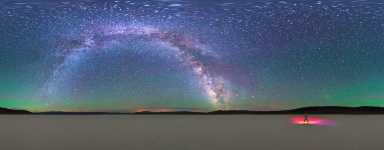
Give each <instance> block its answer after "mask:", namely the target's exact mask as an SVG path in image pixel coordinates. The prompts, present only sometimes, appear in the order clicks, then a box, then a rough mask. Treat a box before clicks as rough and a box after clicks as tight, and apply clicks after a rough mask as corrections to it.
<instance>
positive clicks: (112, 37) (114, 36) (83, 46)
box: [43, 26, 230, 106]
mask: <svg viewBox="0 0 384 150" xmlns="http://www.w3.org/2000/svg"><path fill="white" fill-rule="evenodd" d="M129 38H143V39H148V40H151V41H156V42H159V43H160V44H162V45H165V46H166V47H167V48H168V49H170V50H173V51H174V53H175V56H176V57H177V58H178V59H179V60H180V61H181V62H182V63H184V64H185V65H187V66H189V68H191V69H192V71H193V73H194V74H195V75H196V77H197V79H198V80H199V83H200V85H201V87H202V89H203V90H204V92H205V93H206V95H207V96H208V98H209V99H210V101H211V102H212V103H213V104H214V105H215V106H218V105H222V104H224V103H225V102H226V101H228V100H229V98H230V92H229V90H228V87H227V86H226V83H225V80H224V79H223V78H222V77H221V76H218V75H217V74H215V73H214V71H212V68H211V67H210V66H209V65H208V63H206V62H205V59H206V58H207V57H208V56H210V55H211V54H209V51H208V50H207V48H205V46H204V44H201V43H200V42H197V41H196V40H193V39H192V38H189V37H187V36H185V35H183V34H181V33H177V32H167V31H161V30H160V29H157V28H153V27H146V26H140V27H136V26H108V27H101V28H97V29H94V30H91V31H88V32H85V33H84V35H82V38H81V39H77V40H70V41H66V42H63V43H61V44H60V46H59V47H60V52H59V53H60V55H61V56H62V57H63V62H62V63H61V64H60V65H59V66H58V67H56V68H55V70H54V72H53V74H52V75H51V77H50V79H49V80H47V81H46V82H45V84H44V86H43V94H45V95H55V94H56V92H57V85H55V82H57V81H58V80H63V79H60V78H62V77H63V76H65V73H66V70H67V69H69V68H70V67H71V66H74V65H76V64H77V62H78V61H81V58H82V56H83V55H86V54H85V53H88V52H91V51H93V50H95V49H98V48H102V47H103V46H105V45H106V43H107V42H111V41H124V40H126V39H129Z"/></svg>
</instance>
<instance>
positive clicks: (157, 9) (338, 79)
mask: <svg viewBox="0 0 384 150" xmlns="http://www.w3.org/2000/svg"><path fill="white" fill-rule="evenodd" d="M383 58H384V3H383V2H381V1H373V0H353V1H352V0H345V1H344V0H337V1H336V0H335V1H331V0H327V1H312V0H308V1H303V0H297V1H272V0H260V1H256V0H244V1H235V0H232V1H231V0H209V1H208V0H197V1H195V0H193V1H192V0H191V1H182V0H156V1H142V0H136V1H133V0H132V1H128V0H116V1H96V0H83V1H75V0H73V1H71V0H66V1H59V0H56V1H48V0H28V1H27V2H25V1H7V0H5V1H1V2H0V107H7V108H16V109H27V110H31V111H51V110H55V111H56V110H60V111H112V112H114V111H119V112H132V111H142V110H152V111H173V110H189V111H210V110H216V109H249V110H281V109H291V108H297V107H304V106H329V105H337V106H384V78H383V77H384V68H383V67H382V66H384V59H383Z"/></svg>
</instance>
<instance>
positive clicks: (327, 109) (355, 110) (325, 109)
mask: <svg viewBox="0 0 384 150" xmlns="http://www.w3.org/2000/svg"><path fill="white" fill-rule="evenodd" d="M0 114H32V115H33V114H42V115H124V114H129V115H161V114H164V115H241V114H255V115H257V114H259V115H263V114H265V115H268V114H384V107H341V106H318V107H303V108H297V109H292V110H280V111H251V110H217V111H211V112H191V111H171V112H151V111H143V112H134V113H119V112H63V111H49V112H37V113H34V112H30V111H27V110H16V109H8V108H0Z"/></svg>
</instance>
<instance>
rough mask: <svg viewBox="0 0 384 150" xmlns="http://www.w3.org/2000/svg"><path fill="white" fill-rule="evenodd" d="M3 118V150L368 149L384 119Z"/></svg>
mask: <svg viewBox="0 0 384 150" xmlns="http://www.w3.org/2000/svg"><path fill="white" fill-rule="evenodd" d="M293 116H295V115H83V116H82V115H79V116H76V115H1V116H0V149H1V150H73V149H79V150H87V149H89V150H135V149H141V150H149V149H158V150H203V149H207V150H216V149H217V150H240V149H247V150H248V149H249V150H256V149H258V150H262V149H274V150H300V149H307V150H330V149H334V150H344V149H345V150H360V149H361V150H369V149H374V150H378V149H383V147H384V140H383V137H384V115H315V116H317V117H321V118H326V119H329V120H333V121H334V122H335V124H334V125H331V126H298V125H294V124H292V123H291V118H292V117H293Z"/></svg>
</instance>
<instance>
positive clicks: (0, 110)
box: [0, 107, 31, 114]
mask: <svg viewBox="0 0 384 150" xmlns="http://www.w3.org/2000/svg"><path fill="white" fill-rule="evenodd" d="M0 114H31V112H29V111H26V110H17V109H8V108H1V107H0Z"/></svg>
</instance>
